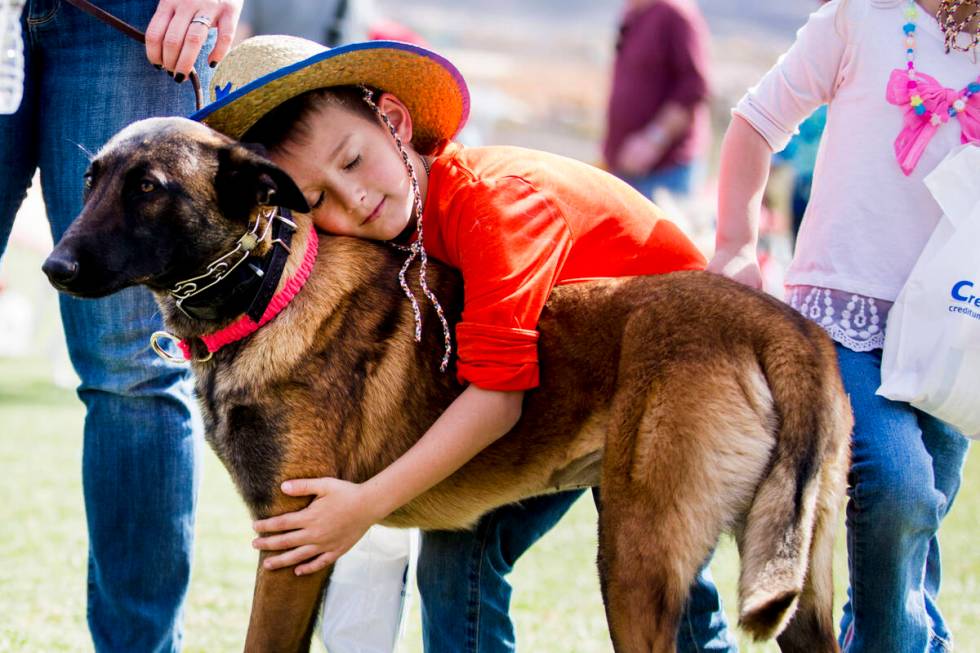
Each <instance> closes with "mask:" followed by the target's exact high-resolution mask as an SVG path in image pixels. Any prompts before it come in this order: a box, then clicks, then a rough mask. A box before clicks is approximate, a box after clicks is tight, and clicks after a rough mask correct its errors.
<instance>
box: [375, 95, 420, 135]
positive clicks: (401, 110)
mask: <svg viewBox="0 0 980 653" xmlns="http://www.w3.org/2000/svg"><path fill="white" fill-rule="evenodd" d="M376 104H377V105H378V109H380V110H381V112H382V113H383V114H385V115H386V116H388V120H390V121H391V124H392V125H393V126H394V128H395V131H396V132H398V137H399V138H400V139H402V143H410V142H412V114H411V113H410V112H409V110H408V107H406V106H405V105H404V104H403V103H402V101H401V100H399V99H398V98H397V97H395V96H394V95H392V94H391V93H382V94H381V97H379V98H378V101H377V102H376Z"/></svg>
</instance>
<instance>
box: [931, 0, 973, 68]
mask: <svg viewBox="0 0 980 653" xmlns="http://www.w3.org/2000/svg"><path fill="white" fill-rule="evenodd" d="M957 15H960V16H962V20H957ZM978 16H980V7H978V6H977V3H976V0H942V1H941V2H940V3H939V11H938V12H937V13H936V20H937V21H939V26H940V28H942V31H943V38H944V40H945V41H946V54H949V51H950V50H959V51H960V52H969V51H971V50H972V51H973V56H974V59H973V61H974V62H976V48H977V45H978V44H980V25H977V22H976V21H977V17H978ZM971 25H972V27H973V31H972V33H971V32H969V31H968V30H969V28H970V27H971ZM960 34H966V35H967V36H968V37H969V41H970V42H969V43H968V44H966V45H963V44H961V43H960V38H959V37H960Z"/></svg>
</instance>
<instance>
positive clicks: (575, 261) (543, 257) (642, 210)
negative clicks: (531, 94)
mask: <svg viewBox="0 0 980 653" xmlns="http://www.w3.org/2000/svg"><path fill="white" fill-rule="evenodd" d="M423 216H424V218H423V219H424V221H425V250H426V252H427V253H428V254H430V255H431V256H433V257H434V258H437V259H439V260H441V261H443V262H445V263H448V264H449V265H451V266H453V267H455V268H457V269H458V270H459V271H460V272H461V273H462V275H463V315H462V320H461V321H460V322H459V324H458V325H457V326H456V342H457V353H458V357H459V361H458V368H457V369H458V377H459V380H460V381H461V382H464V383H466V382H468V383H473V384H475V385H477V386H479V387H481V388H485V389H488V390H528V389H530V388H533V387H535V386H537V385H538V348H537V341H538V332H537V331H536V327H537V324H538V318H539V317H540V315H541V310H542V309H543V308H544V305H545V302H546V301H547V300H548V296H549V295H550V294H551V289H552V288H554V287H555V286H556V285H557V284H561V283H571V282H574V281H582V280H585V279H589V278H593V279H594V278H598V277H625V276H633V275H640V274H658V273H662V272H672V271H676V270H700V269H703V268H704V266H705V260H704V257H703V256H702V255H701V254H700V252H698V250H697V248H695V246H694V244H693V243H691V241H690V240H688V238H687V237H686V236H685V235H684V234H683V233H682V232H681V231H680V229H678V228H677V226H676V225H674V224H673V223H672V222H670V221H669V220H668V219H667V218H666V216H665V215H664V213H663V212H662V211H661V210H660V209H658V208H657V207H656V206H655V205H654V204H653V203H652V202H650V201H648V200H647V199H645V198H644V197H643V196H642V195H640V194H639V193H638V192H636V191H635V190H633V189H632V188H631V187H630V186H629V185H627V184H626V183H624V182H622V181H620V180H619V179H617V178H616V177H614V176H612V175H610V174H608V173H606V172H603V171H601V170H599V169H598V168H595V167H593V166H590V165H587V164H585V163H581V162H579V161H575V160H572V159H568V158H565V157H561V156H558V155H555V154H548V153H545V152H538V151H535V150H527V149H522V148H517V147H472V148H465V147H462V146H460V145H458V144H456V143H451V144H449V145H448V146H447V147H446V148H445V149H444V150H443V151H442V152H440V153H439V155H438V156H437V157H436V158H435V160H434V161H433V163H432V167H431V171H430V174H429V186H428V191H427V196H426V201H425V207H424V210H423Z"/></svg>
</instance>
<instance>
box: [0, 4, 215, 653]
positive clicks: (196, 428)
mask: <svg viewBox="0 0 980 653" xmlns="http://www.w3.org/2000/svg"><path fill="white" fill-rule="evenodd" d="M98 4H99V6H100V7H102V8H104V9H106V10H108V11H110V12H112V13H114V14H116V15H118V16H119V17H120V18H122V19H123V20H125V21H127V22H129V23H130V24H132V25H134V26H137V27H138V28H140V29H144V28H145V27H146V25H147V24H148V23H149V20H150V17H151V16H152V14H153V12H154V10H155V9H156V5H157V2H156V0H140V1H133V0H99V2H98ZM21 24H22V28H23V30H24V38H25V50H26V53H25V54H26V60H27V71H26V72H27V80H26V86H25V92H24V100H23V103H22V104H21V107H20V109H19V110H18V112H17V113H15V114H14V115H12V116H0V171H2V174H0V251H2V250H3V248H4V247H5V246H6V243H7V238H8V236H9V235H10V229H11V225H12V223H13V220H14V215H15V214H16V212H17V209H18V207H19V206H20V204H21V202H22V201H23V199H24V196H25V194H26V192H27V188H28V186H30V183H31V177H32V176H33V174H34V171H35V169H37V168H40V170H41V187H42V191H43V195H44V203H45V207H46V209H47V215H48V220H49V223H50V227H51V233H52V235H53V237H54V239H55V240H58V238H59V237H60V236H61V234H62V233H63V232H64V231H65V229H66V228H67V226H68V223H69V222H70V221H71V220H72V218H73V217H75V215H77V214H78V212H79V211H80V209H81V206H82V173H83V172H84V171H85V169H86V167H87V166H88V155H87V154H86V152H97V151H98V150H99V148H100V147H101V146H102V145H103V144H104V143H105V142H106V141H107V140H108V139H109V137H111V136H112V135H113V134H114V133H115V132H117V131H118V130H120V129H121V128H122V127H124V126H125V125H127V124H128V123H130V122H132V121H134V120H137V119H140V118H145V117H149V116H156V115H165V114H188V113H190V112H191V111H193V109H194V94H193V90H192V89H191V88H190V86H189V84H187V83H185V84H183V85H179V86H178V85H177V84H176V83H175V82H174V81H173V79H171V78H170V77H169V76H168V75H166V74H165V73H163V72H161V71H158V70H156V69H154V68H153V67H152V66H151V65H150V64H149V63H148V62H147V60H146V55H145V53H144V49H143V46H142V45H141V44H139V43H137V42H136V41H132V40H130V39H129V38H128V37H126V36H124V35H123V34H121V33H119V32H117V31H115V30H114V29H112V28H110V27H108V26H106V25H104V24H103V23H101V22H99V21H97V20H96V19H94V18H92V17H91V16H88V15H87V14H83V13H82V12H80V11H79V10H77V9H75V8H74V7H72V6H70V5H68V4H66V3H64V2H62V1H61V0H29V1H28V4H27V7H26V9H25V11H24V16H23V19H22V23H21ZM210 48H211V46H210V45H208V46H207V47H206V48H205V50H204V52H210ZM198 70H199V71H200V72H201V75H202V81H205V83H207V82H208V81H209V80H210V69H209V68H208V66H207V62H206V60H205V58H204V56H202V57H201V58H200V59H199V60H198ZM205 73H207V74H205ZM205 88H206V86H205ZM38 274H40V270H38ZM61 315H62V321H63V325H64V329H65V336H66V339H67V342H68V349H69V353H70V355H71V360H72V363H73V365H74V367H75V370H76V371H77V373H78V376H79V377H80V379H81V385H80V386H79V388H78V396H79V397H80V398H81V400H82V402H83V403H84V404H85V408H86V415H85V427H84V445H83V455H82V482H83V485H84V493H85V511H86V517H87V520H88V536H89V557H88V623H89V628H90V631H91V634H92V639H93V641H94V644H95V648H96V650H97V651H100V652H102V651H127V652H132V651H146V652H150V651H175V650H179V648H180V641H181V626H180V611H181V605H182V602H183V600H184V595H185V594H186V591H187V585H188V581H189V578H190V565H191V550H192V545H193V530H194V504H195V497H196V490H197V483H198V464H199V463H198V459H197V451H199V449H200V442H201V438H200V418H199V416H198V413H197V407H196V404H195V402H194V400H193V399H192V394H191V392H192V387H191V384H190V379H189V378H188V373H187V370H185V369H182V368H180V367H175V366H172V365H168V364H167V363H164V362H163V361H162V360H160V359H159V358H158V357H157V356H156V355H155V354H153V353H152V351H151V350H150V348H149V345H148V341H149V336H150V334H151V333H152V332H153V331H154V330H156V329H159V328H161V323H160V317H159V311H158V310H157V307H156V305H155V303H154V302H153V300H152V298H151V296H150V294H149V293H148V292H147V291H146V290H144V289H142V288H140V289H135V288H132V289H129V290H126V291H123V292H121V293H119V294H117V295H114V296H112V297H109V298H106V299H101V300H97V301H96V300H77V299H72V298H69V297H66V296H62V297H61ZM8 435H9V434H8Z"/></svg>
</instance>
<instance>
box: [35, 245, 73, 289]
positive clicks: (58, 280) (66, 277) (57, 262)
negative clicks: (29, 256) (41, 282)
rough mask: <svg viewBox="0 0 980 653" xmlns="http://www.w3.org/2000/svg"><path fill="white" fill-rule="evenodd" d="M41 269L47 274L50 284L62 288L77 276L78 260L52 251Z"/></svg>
mask: <svg viewBox="0 0 980 653" xmlns="http://www.w3.org/2000/svg"><path fill="white" fill-rule="evenodd" d="M41 269H42V270H43V271H44V274H46V275H48V280H49V281H50V282H51V284H52V285H54V286H56V287H58V288H64V287H65V286H67V285H68V284H70V283H71V282H72V281H74V280H75V278H76V277H77V276H78V261H76V260H75V259H73V258H68V257H65V256H59V255H58V253H57V252H52V254H51V256H49V257H48V258H47V260H46V261H45V262H44V264H43V265H42V266H41Z"/></svg>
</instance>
